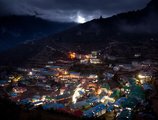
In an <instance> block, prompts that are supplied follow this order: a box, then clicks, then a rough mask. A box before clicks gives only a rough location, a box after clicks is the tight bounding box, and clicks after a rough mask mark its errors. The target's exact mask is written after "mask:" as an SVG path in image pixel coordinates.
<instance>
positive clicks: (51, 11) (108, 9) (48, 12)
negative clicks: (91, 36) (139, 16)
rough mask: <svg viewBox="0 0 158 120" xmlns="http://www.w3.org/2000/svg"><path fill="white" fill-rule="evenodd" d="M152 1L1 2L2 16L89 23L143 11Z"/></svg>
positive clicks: (14, 0)
mask: <svg viewBox="0 0 158 120" xmlns="http://www.w3.org/2000/svg"><path fill="white" fill-rule="evenodd" d="M149 1H150V0H0V14H1V15H9V14H16V15H23V14H27V15H33V14H35V11H36V13H37V12H38V13H39V14H38V16H39V17H42V18H44V19H49V20H56V21H77V20H79V19H80V20H82V21H87V20H90V19H93V18H96V17H99V16H100V15H102V16H104V17H107V16H111V15H113V14H116V13H120V12H125V11H129V10H135V9H141V8H143V7H145V5H146V4H147V3H148V2H149Z"/></svg>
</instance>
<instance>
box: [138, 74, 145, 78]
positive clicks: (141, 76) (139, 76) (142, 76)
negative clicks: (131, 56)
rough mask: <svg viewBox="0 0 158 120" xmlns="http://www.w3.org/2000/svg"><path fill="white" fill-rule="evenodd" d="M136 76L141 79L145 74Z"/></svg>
mask: <svg viewBox="0 0 158 120" xmlns="http://www.w3.org/2000/svg"><path fill="white" fill-rule="evenodd" d="M138 78H139V79H143V78H146V76H144V75H141V74H139V75H138Z"/></svg>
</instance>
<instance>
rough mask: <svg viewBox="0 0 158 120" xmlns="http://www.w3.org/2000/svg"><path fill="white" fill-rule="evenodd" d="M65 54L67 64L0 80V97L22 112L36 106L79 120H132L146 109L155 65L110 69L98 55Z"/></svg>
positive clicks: (135, 64) (61, 62) (53, 64)
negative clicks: (105, 119) (99, 119)
mask: <svg viewBox="0 0 158 120" xmlns="http://www.w3.org/2000/svg"><path fill="white" fill-rule="evenodd" d="M67 54H68V55H67V60H56V61H48V63H47V64H45V66H43V67H40V68H17V70H16V72H15V73H14V74H11V75H9V76H7V77H6V76H5V78H6V79H4V80H0V89H1V91H0V92H1V94H0V96H1V97H8V99H9V100H10V101H13V102H15V103H16V104H17V105H20V106H22V107H23V108H24V109H27V110H34V109H36V108H37V107H39V106H41V107H42V109H43V110H50V109H54V110H57V111H63V112H66V113H68V114H72V115H74V116H78V117H84V118H92V117H93V118H97V117H100V116H103V115H106V114H112V117H113V118H116V119H118V120H119V119H132V117H133V115H134V113H136V112H141V111H143V110H144V109H145V108H146V106H148V105H149V102H148V101H147V99H148V98H149V97H151V96H150V95H152V94H151V93H153V91H154V89H155V86H154V84H155V78H154V74H155V71H156V70H157V69H156V67H155V66H157V65H158V63H156V62H151V61H139V62H138V61H132V62H131V63H117V62H115V63H113V64H111V63H108V62H107V61H106V60H105V57H104V58H103V57H102V55H101V53H100V52H99V51H92V52H91V53H89V54H78V53H75V52H69V53H67ZM136 56H138V55H136ZM108 58H109V59H112V58H111V57H108ZM153 94H154V93H153ZM148 95H149V96H148Z"/></svg>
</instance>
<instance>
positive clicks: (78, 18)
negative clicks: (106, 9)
mask: <svg viewBox="0 0 158 120" xmlns="http://www.w3.org/2000/svg"><path fill="white" fill-rule="evenodd" d="M76 22H78V23H85V22H86V19H85V18H84V17H82V16H80V15H78V16H77V19H76Z"/></svg>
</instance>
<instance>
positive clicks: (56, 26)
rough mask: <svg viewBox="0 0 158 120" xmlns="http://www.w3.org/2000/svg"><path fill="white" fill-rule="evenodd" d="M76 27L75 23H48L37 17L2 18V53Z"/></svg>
mask: <svg viewBox="0 0 158 120" xmlns="http://www.w3.org/2000/svg"><path fill="white" fill-rule="evenodd" d="M74 25H75V23H60V22H51V21H46V20H42V19H40V18H37V17H35V16H5V17H0V51H2V50H6V49H8V48H11V47H15V46H16V45H17V44H20V43H23V42H27V41H30V40H38V39H41V38H42V37H46V36H48V35H50V34H54V33H57V32H61V31H63V30H66V29H67V28H70V27H72V26H74Z"/></svg>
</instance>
